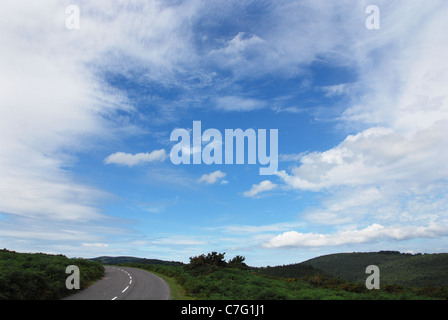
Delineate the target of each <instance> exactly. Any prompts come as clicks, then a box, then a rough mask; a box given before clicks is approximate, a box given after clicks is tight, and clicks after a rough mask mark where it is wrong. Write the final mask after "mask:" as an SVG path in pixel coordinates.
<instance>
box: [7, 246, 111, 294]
mask: <svg viewBox="0 0 448 320" xmlns="http://www.w3.org/2000/svg"><path fill="white" fill-rule="evenodd" d="M69 265H76V266H77V267H78V268H79V270H80V286H81V288H85V287H87V286H88V285H89V284H90V283H91V282H92V281H95V280H97V279H99V278H101V277H102V276H103V275H104V267H103V266H102V265H101V264H99V263H97V262H93V261H89V260H85V259H81V258H72V259H69V258H67V257H66V256H63V255H49V254H45V253H18V252H14V251H8V250H6V249H4V250H0V300H55V299H60V298H62V297H64V296H67V295H69V294H71V293H73V291H72V290H68V289H67V288H66V286H65V281H66V279H67V277H68V276H70V274H66V273H65V270H66V268H67V266H69Z"/></svg>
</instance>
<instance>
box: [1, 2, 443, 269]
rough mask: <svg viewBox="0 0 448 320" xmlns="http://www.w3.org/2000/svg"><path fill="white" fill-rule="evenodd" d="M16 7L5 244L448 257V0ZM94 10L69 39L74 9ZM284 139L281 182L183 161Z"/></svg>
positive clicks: (10, 23)
mask: <svg viewBox="0 0 448 320" xmlns="http://www.w3.org/2000/svg"><path fill="white" fill-rule="evenodd" d="M371 4H372V3H370V2H366V1H351V0H344V1H337V2H335V1H213V2H211V1H199V0H198V1H172V2H169V1H107V0H104V1H95V2H93V1H56V0H46V1H39V3H34V2H33V3H29V2H28V1H3V2H2V4H1V5H0V6H1V8H0V9H1V10H0V12H1V13H0V14H1V15H2V16H1V17H0V30H2V32H1V33H0V40H1V41H2V43H3V44H4V45H3V46H2V50H1V52H0V70H2V71H1V73H0V85H1V87H2V90H1V92H0V146H1V148H0V149H1V150H0V177H1V179H0V246H1V247H6V248H8V249H12V250H17V251H31V252H35V251H39V252H41V251H43V252H49V253H62V254H65V255H68V256H80V257H95V256H100V255H115V256H116V255H132V256H139V257H147V258H158V259H165V260H177V261H184V262H188V258H189V257H191V256H194V255H198V254H202V253H207V252H211V251H219V252H226V256H227V257H228V258H231V257H233V256H235V255H243V256H245V257H246V261H247V263H248V264H250V265H254V266H265V265H278V264H287V263H296V262H300V261H303V260H306V259H309V258H312V257H315V256H318V255H322V254H328V253H334V252H353V251H376V250H400V251H402V252H446V251H447V246H446V243H447V241H446V240H447V236H448V216H447V214H448V212H447V208H448V201H447V200H448V199H447V197H446V194H447V187H446V185H447V180H448V179H447V178H448V167H447V163H446V158H447V156H448V151H447V150H448V148H446V146H447V145H448V141H447V137H448V132H447V128H448V126H447V125H446V124H447V123H448V94H447V93H446V85H447V80H448V64H447V62H446V59H445V57H444V52H447V49H448V39H447V33H446V32H445V30H447V28H448V25H447V24H448V22H447V21H446V15H447V13H448V5H447V4H446V2H445V1H437V0H432V1H413V2H412V3H409V2H408V1H394V2H393V3H391V2H390V1H377V2H376V3H375V5H376V6H377V7H378V9H379V13H380V20H379V22H380V29H368V28H366V19H368V17H369V14H366V8H367V7H368V6H369V5H371ZM69 5H76V6H77V7H78V8H79V9H80V25H79V27H80V28H79V29H75V30H68V29H67V28H66V25H65V22H66V19H67V18H68V17H69V14H67V13H66V8H67V7H68V6H69ZM193 121H201V125H202V130H203V131H204V130H205V129H210V128H215V129H218V130H219V131H220V132H221V133H222V134H223V135H224V131H225V129H237V128H241V129H243V130H245V129H254V130H258V129H267V130H268V131H269V129H276V130H278V154H279V165H278V171H277V172H276V173H275V174H273V175H268V176H263V175H260V174H259V168H260V165H259V164H258V163H257V164H255V165H249V164H243V165H237V164H232V165H231V164H222V165H216V164H212V165H205V164H200V165H193V164H191V165H185V164H180V165H174V164H173V163H171V161H170V157H169V154H170V150H171V148H172V147H173V146H174V145H175V143H176V142H173V141H170V134H171V132H172V131H173V130H175V129H180V128H181V129H187V130H191V129H192V127H193Z"/></svg>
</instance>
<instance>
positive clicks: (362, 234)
mask: <svg viewBox="0 0 448 320" xmlns="http://www.w3.org/2000/svg"><path fill="white" fill-rule="evenodd" d="M441 236H442V237H443V236H448V228H447V227H446V226H438V225H434V224H432V225H429V226H427V227H423V226H399V227H397V226H389V227H385V226H382V225H380V224H372V225H370V226H368V227H366V228H364V229H360V230H356V229H351V230H343V231H338V232H335V233H333V234H320V233H299V232H296V231H288V232H284V233H282V234H280V235H277V236H275V237H274V238H272V239H270V240H269V241H267V242H266V243H265V244H264V246H265V247H266V248H281V247H330V246H340V245H345V244H351V245H354V244H360V243H365V242H371V241H376V240H384V239H390V240H398V241H403V240H408V239H415V238H436V237H441Z"/></svg>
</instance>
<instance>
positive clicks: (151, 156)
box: [104, 149, 168, 167]
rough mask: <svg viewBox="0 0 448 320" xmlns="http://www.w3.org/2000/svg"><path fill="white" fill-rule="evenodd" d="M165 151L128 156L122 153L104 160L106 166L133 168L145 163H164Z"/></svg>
mask: <svg viewBox="0 0 448 320" xmlns="http://www.w3.org/2000/svg"><path fill="white" fill-rule="evenodd" d="M167 157H168V156H167V154H166V151H165V149H160V150H154V151H152V152H150V153H147V152H146V153H137V154H129V153H124V152H116V153H114V154H111V155H109V156H108V157H107V158H106V159H104V163H106V164H111V163H113V164H118V165H124V166H129V167H132V166H135V165H139V164H142V163H146V162H155V161H159V162H162V161H165V159H166V158H167Z"/></svg>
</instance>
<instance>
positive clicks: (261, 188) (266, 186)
mask: <svg viewBox="0 0 448 320" xmlns="http://www.w3.org/2000/svg"><path fill="white" fill-rule="evenodd" d="M275 188H277V185H276V184H275V183H273V182H271V181H269V180H264V181H262V182H260V183H259V184H254V185H252V188H250V190H249V191H246V192H243V196H245V197H247V198H253V197H255V196H257V195H258V194H260V193H262V192H266V191H270V190H273V189H275Z"/></svg>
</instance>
